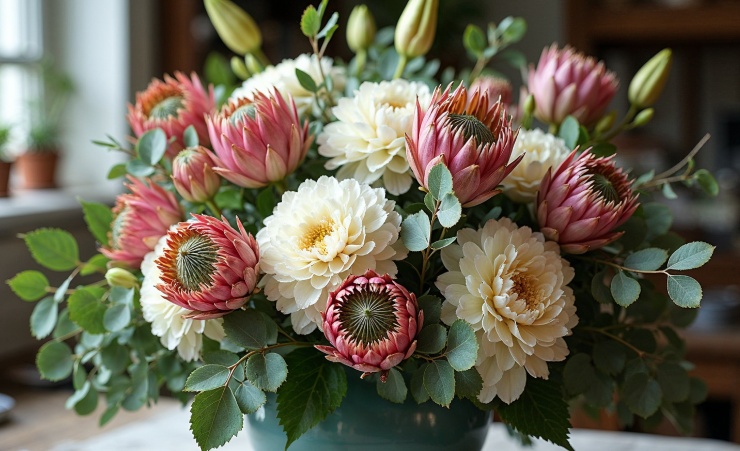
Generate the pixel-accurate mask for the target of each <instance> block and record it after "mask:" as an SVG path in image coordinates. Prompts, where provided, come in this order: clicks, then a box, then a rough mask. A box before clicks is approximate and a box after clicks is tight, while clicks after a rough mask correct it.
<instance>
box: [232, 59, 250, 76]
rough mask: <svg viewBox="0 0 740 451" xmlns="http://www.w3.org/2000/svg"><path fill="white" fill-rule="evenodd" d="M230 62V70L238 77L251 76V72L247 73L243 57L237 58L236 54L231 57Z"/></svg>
mask: <svg viewBox="0 0 740 451" xmlns="http://www.w3.org/2000/svg"><path fill="white" fill-rule="evenodd" d="M230 63H231V71H232V72H234V75H236V76H237V77H239V78H240V79H242V80H246V79H247V78H249V77H251V76H252V74H250V73H249V69H247V65H246V64H244V59H242V58H239V57H238V56H233V57H231V60H230Z"/></svg>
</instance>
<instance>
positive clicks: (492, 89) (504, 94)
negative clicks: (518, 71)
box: [468, 75, 512, 108]
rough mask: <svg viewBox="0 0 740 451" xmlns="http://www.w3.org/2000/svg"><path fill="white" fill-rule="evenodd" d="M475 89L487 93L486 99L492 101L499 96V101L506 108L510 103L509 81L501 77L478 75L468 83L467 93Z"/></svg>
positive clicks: (510, 90) (470, 93)
mask: <svg viewBox="0 0 740 451" xmlns="http://www.w3.org/2000/svg"><path fill="white" fill-rule="evenodd" d="M475 91H481V92H485V93H487V94H488V99H489V100H490V101H492V102H493V101H496V100H498V99H499V98H500V99H501V103H503V104H504V106H505V107H506V108H508V107H509V106H510V105H511V100H512V89H511V83H509V82H508V81H507V80H505V79H503V78H500V77H491V76H488V75H483V76H480V77H478V78H476V79H475V81H473V83H472V84H471V85H470V89H469V90H468V95H469V96H470V95H472V94H473V93H474V92H475Z"/></svg>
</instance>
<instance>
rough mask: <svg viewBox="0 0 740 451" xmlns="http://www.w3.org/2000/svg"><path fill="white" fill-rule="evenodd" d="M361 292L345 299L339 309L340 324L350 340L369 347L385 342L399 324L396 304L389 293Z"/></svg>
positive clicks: (351, 294)
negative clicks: (389, 333)
mask: <svg viewBox="0 0 740 451" xmlns="http://www.w3.org/2000/svg"><path fill="white" fill-rule="evenodd" d="M360 290H361V291H356V292H354V293H350V294H349V295H348V296H347V297H346V298H345V300H344V303H343V304H342V306H341V307H340V308H339V322H340V323H341V324H342V329H344V330H346V331H347V334H348V337H347V339H348V340H352V341H355V342H359V343H362V344H363V345H365V346H369V345H372V344H373V343H376V342H379V341H382V340H384V339H385V338H386V337H387V336H388V332H391V331H393V330H395V329H396V327H397V326H398V322H397V321H396V315H395V308H394V302H393V300H392V299H391V298H390V297H389V296H388V294H387V293H384V292H377V291H374V292H370V291H365V290H362V289H360Z"/></svg>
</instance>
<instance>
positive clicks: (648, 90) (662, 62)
mask: <svg viewBox="0 0 740 451" xmlns="http://www.w3.org/2000/svg"><path fill="white" fill-rule="evenodd" d="M672 60H673V53H672V52H671V49H663V50H661V51H660V52H658V54H656V55H655V56H654V57H652V58H650V60H649V61H648V62H647V63H645V65H644V66H642V67H641V68H640V70H638V71H637V73H636V74H635V76H634V78H632V81H631V82H630V87H629V92H628V97H629V101H630V103H631V104H632V105H634V106H636V107H638V108H645V107H649V106H650V105H652V104H653V103H655V101H656V100H658V97H659V96H660V93H661V92H662V91H663V87H664V86H665V83H666V81H667V80H668V73H669V72H670V70H671V62H672Z"/></svg>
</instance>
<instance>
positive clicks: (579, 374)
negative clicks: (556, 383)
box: [563, 353, 596, 395]
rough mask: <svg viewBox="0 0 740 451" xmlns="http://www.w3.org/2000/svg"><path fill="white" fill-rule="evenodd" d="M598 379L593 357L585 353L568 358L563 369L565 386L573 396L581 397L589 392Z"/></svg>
mask: <svg viewBox="0 0 740 451" xmlns="http://www.w3.org/2000/svg"><path fill="white" fill-rule="evenodd" d="M595 377H596V374H595V371H594V367H593V365H591V357H590V356H589V355H588V354H585V353H578V354H576V355H573V356H571V357H569V358H568V360H567V361H566V362H565V367H564V368H563V385H564V386H565V390H566V391H567V392H568V393H569V394H571V395H580V394H581V393H585V392H586V390H588V387H589V386H590V385H591V382H592V381H593V380H594V378H595Z"/></svg>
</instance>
